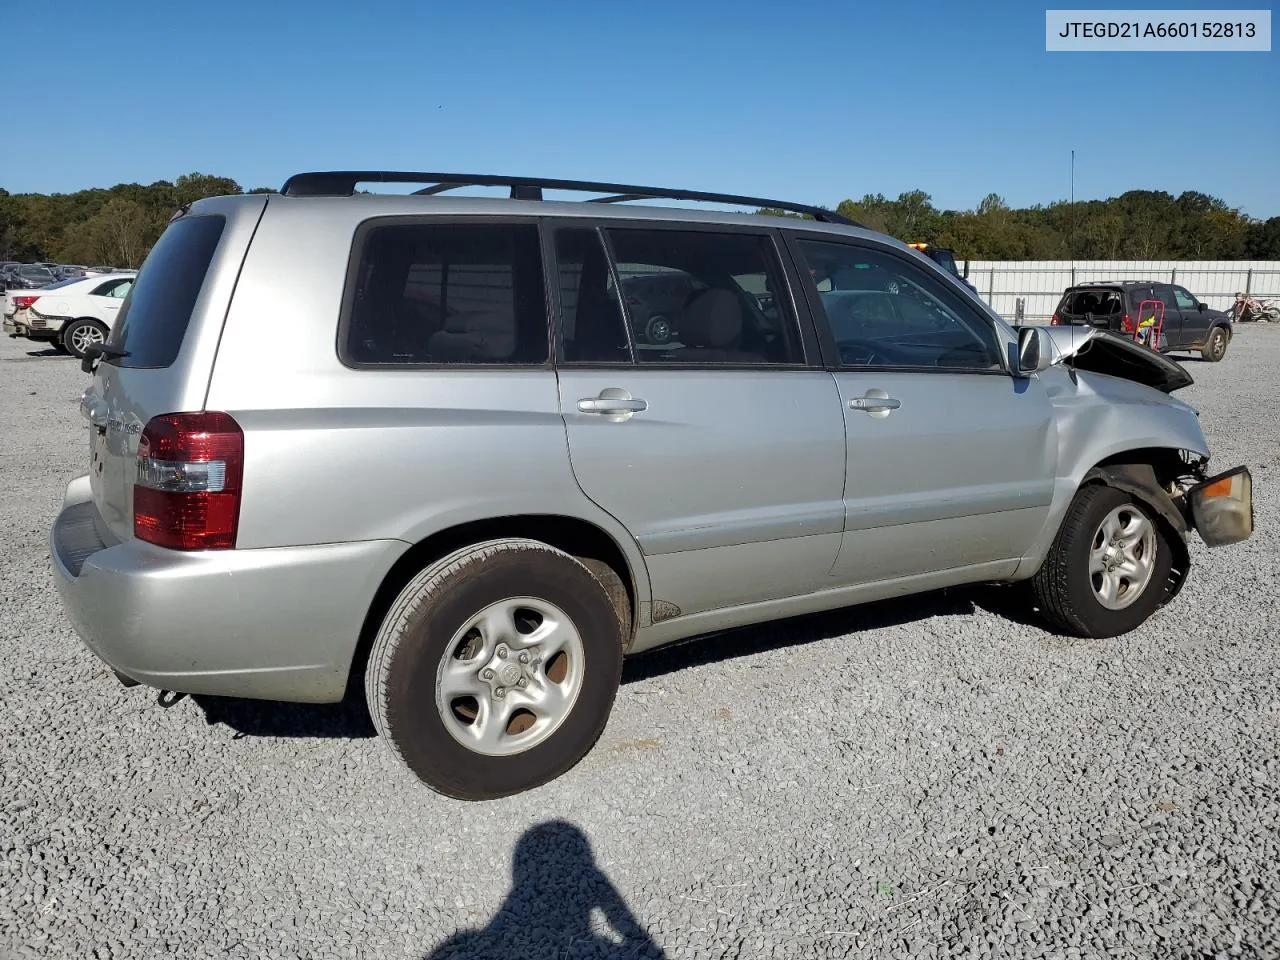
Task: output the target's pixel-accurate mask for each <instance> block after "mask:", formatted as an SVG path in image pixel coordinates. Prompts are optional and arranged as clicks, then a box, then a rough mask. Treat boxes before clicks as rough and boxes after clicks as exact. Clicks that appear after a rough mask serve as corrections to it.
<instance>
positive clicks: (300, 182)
mask: <svg viewBox="0 0 1280 960" xmlns="http://www.w3.org/2000/svg"><path fill="white" fill-rule="evenodd" d="M359 183H426V184H430V186H427V187H424V188H423V189H421V190H415V191H414V194H415V195H418V196H427V195H433V194H438V193H444V192H445V191H446V190H454V189H456V188H458V187H510V188H511V197H512V199H513V200H541V199H542V191H543V190H544V189H545V190H576V191H581V192H588V193H604V194H607V196H603V197H593V198H592V199H591V200H588V201H587V202H588V203H617V202H621V201H626V200H697V201H702V202H707V203H728V204H734V205H736V206H746V207H757V208H759V209H775V210H785V211H788V212H790V213H801V214H806V215H808V216H811V217H813V218H814V219H815V220H818V221H820V222H823V223H840V224H844V225H846V226H851V227H859V226H861V224H860V223H857V222H855V221H853V220H850V219H849V218H848V217H844V216H841V215H840V214H838V213H836V212H835V211H834V210H827V209H826V208H824V207H816V206H812V205H810V204H805V203H791V202H790V201H787V200H770V199H767V198H765V197H744V196H737V195H735V194H731V193H706V192H704V191H701V190H675V189H668V188H666V187H638V186H634V185H629V184H625V183H598V182H595V181H591V180H553V179H550V178H548V177H508V176H502V175H499V174H489V173H418V172H414V173H410V172H405V171H400V170H327V171H320V172H312V173H295V174H294V175H293V176H291V177H290V178H289V179H288V180H286V181H285V182H284V186H282V187H281V188H280V193H281V194H283V195H284V196H286V197H349V196H352V195H353V194H354V193H355V192H356V184H359Z"/></svg>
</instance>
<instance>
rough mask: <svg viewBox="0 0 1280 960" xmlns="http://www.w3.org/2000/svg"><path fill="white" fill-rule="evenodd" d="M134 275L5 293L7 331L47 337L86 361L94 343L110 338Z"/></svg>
mask: <svg viewBox="0 0 1280 960" xmlns="http://www.w3.org/2000/svg"><path fill="white" fill-rule="evenodd" d="M134 276H136V274H134V273H124V274H110V275H106V276H93V277H73V278H71V279H69V280H62V281H59V282H57V283H51V284H49V285H48V286H47V287H42V288H38V289H29V290H23V289H18V290H9V291H6V292H5V307H4V329H5V332H6V333H9V334H12V335H15V336H20V337H27V338H28V339H30V340H48V341H50V342H52V343H53V345H54V346H55V347H57V348H58V349H59V350H63V351H66V352H67V353H70V354H71V355H72V356H75V357H78V358H81V359H83V358H84V356H85V351H86V350H87V349H88V348H89V347H90V346H92V345H95V344H102V343H105V342H106V339H107V336H108V334H110V332H111V328H112V326H113V325H114V323H115V318H116V315H117V314H118V312H119V310H120V307H121V305H122V304H123V303H124V300H125V298H126V297H127V296H128V295H129V290H130V288H131V287H132V286H133V278H134Z"/></svg>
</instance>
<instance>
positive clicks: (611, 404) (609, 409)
mask: <svg viewBox="0 0 1280 960" xmlns="http://www.w3.org/2000/svg"><path fill="white" fill-rule="evenodd" d="M648 409H649V404H648V403H647V402H646V401H644V400H637V399H635V398H633V397H603V396H601V397H587V398H584V399H582V400H579V401H578V411H579V412H580V413H615V414H616V413H640V412H642V411H644V410H648Z"/></svg>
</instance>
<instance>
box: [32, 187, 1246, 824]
mask: <svg viewBox="0 0 1280 960" xmlns="http://www.w3.org/2000/svg"><path fill="white" fill-rule="evenodd" d="M374 179H376V180H380V181H385V182H404V183H425V184H428V186H427V187H425V188H424V190H423V195H380V196H367V195H362V194H361V193H359V192H357V186H358V185H359V184H361V183H363V182H366V181H369V180H374ZM476 184H483V185H493V184H509V185H510V186H511V191H512V197H511V198H510V199H506V198H494V197H467V198H454V199H450V198H441V197H439V196H437V195H436V194H439V193H441V192H443V191H445V190H447V189H450V188H451V187H453V186H461V185H476ZM544 187H545V188H554V189H556V190H574V191H578V192H580V193H586V194H590V193H604V194H608V195H610V196H611V197H612V198H613V199H612V200H611V201H610V202H590V201H588V202H572V201H559V202H544V201H543V200H542V199H541V197H542V194H541V190H542V188H544ZM627 198H637V199H638V198H648V199H661V198H671V199H682V200H695V201H696V200H703V201H713V202H720V203H722V204H723V203H734V204H749V205H752V206H754V207H756V208H761V207H770V208H781V209H784V210H790V211H793V212H802V213H808V214H809V215H810V216H812V217H813V218H814V219H812V220H806V219H801V218H796V217H764V216H758V215H755V214H750V213H746V214H732V213H720V212H708V211H703V210H693V209H681V208H674V207H671V208H664V207H660V206H645V205H640V206H636V205H628V204H627V203H626V199H627ZM622 265H627V266H628V269H633V270H640V269H646V270H648V271H650V272H659V271H663V270H667V271H680V272H683V273H685V274H687V275H689V276H690V277H692V278H695V280H696V281H697V284H698V285H699V286H700V287H701V290H700V292H699V293H697V294H696V295H695V296H693V297H692V298H690V299H689V300H688V302H686V303H684V304H683V305H682V307H681V309H680V312H679V316H678V317H677V319H676V327H677V328H678V329H679V331H680V338H679V341H678V342H675V341H673V342H671V343H669V344H667V345H666V346H665V347H664V348H663V349H660V350H639V349H637V345H636V344H635V341H634V336H633V333H632V332H631V330H629V328H628V324H629V323H631V321H630V319H629V313H630V307H631V304H630V302H629V298H627V297H620V296H619V295H618V284H617V282H616V281H615V280H614V279H613V278H615V277H617V276H618V273H619V268H620V266H622ZM818 275H821V276H822V278H823V279H822V288H823V289H819V284H818V282H817V281H816V280H815V277H816V276H818ZM766 290H767V291H771V295H770V296H769V297H768V298H767V302H768V306H767V307H765V306H761V301H760V299H758V296H759V292H760V291H766ZM752 291H756V293H755V294H752ZM744 294H745V295H744ZM864 302H865V303H867V304H869V306H867V307H866V308H865V309H864V306H863V304H864ZM631 326H632V327H634V324H633V323H631ZM266 330H269V336H268V337H267V339H266V340H264V331H266ZM264 344H266V346H264ZM271 345H283V347H282V348H281V349H274V348H272V346H271ZM1086 348H1087V349H1086ZM1068 361H1069V362H1068ZM83 366H84V368H85V370H86V372H88V373H89V374H90V375H91V378H90V382H89V385H88V386H87V388H86V390H85V392H84V395H83V398H82V400H81V411H82V413H83V414H84V416H85V418H86V419H87V421H88V424H89V439H90V450H89V451H88V453H87V463H86V465H85V474H84V475H83V476H80V477H78V478H76V479H74V480H72V481H71V482H70V484H69V485H68V487H67V489H66V492H65V497H64V501H63V505H62V508H61V510H60V512H59V514H58V517H57V519H56V521H55V522H54V524H53V526H52V529H51V531H50V535H49V536H50V551H51V555H52V560H53V565H54V569H55V571H56V578H55V579H56V582H57V584H58V589H59V591H60V596H61V599H62V602H63V604H64V607H65V609H66V611H67V613H68V615H69V617H70V620H71V622H72V623H73V624H74V625H75V628H76V630H77V631H78V632H79V634H80V636H81V637H82V638H83V640H84V642H85V644H86V645H87V647H88V648H89V649H90V650H91V651H92V652H93V653H94V654H95V655H96V656H97V657H99V658H101V660H102V661H104V662H105V663H106V664H108V665H110V667H111V668H112V669H113V670H114V671H115V672H116V675H117V676H118V677H119V678H120V679H121V680H122V681H123V682H124V683H125V684H136V683H142V684H146V685H149V686H152V687H159V688H163V689H167V690H170V691H178V692H186V693H193V694H213V695H224V696H234V697H255V698H264V699H274V700H286V701H310V702H333V701H338V700H341V699H343V697H344V696H345V695H346V693H347V692H348V691H349V690H350V691H355V690H362V691H363V694H364V696H365V698H366V701H367V703H368V706H369V710H370V713H371V714H372V716H373V720H374V723H375V725H376V727H377V729H378V731H380V733H381V735H382V736H383V738H384V739H385V741H386V743H387V744H388V745H389V746H390V747H391V748H392V749H393V750H394V751H395V752H396V753H397V754H398V756H399V757H400V758H401V759H402V760H403V761H404V762H405V764H406V765H407V766H408V767H409V769H410V770H411V771H412V772H413V773H414V774H415V775H416V776H418V777H419V778H420V779H421V780H422V781H423V782H424V783H426V784H428V785H429V786H430V787H431V788H433V789H435V790H438V791H440V792H442V793H445V794H448V795H450V796H453V797H461V798H467V799H483V798H493V797H498V796H503V795H507V794H511V793H515V792H518V791H521V790H525V789H528V788H531V787H533V786H536V785H538V784H541V783H544V782H546V781H548V780H550V779H552V778H554V777H557V776H559V775H560V774H562V773H564V772H565V771H566V770H568V769H569V768H571V767H573V766H574V765H575V764H576V763H577V762H578V761H579V759H580V758H581V757H583V756H584V755H585V754H586V753H587V752H588V751H589V750H590V749H591V748H592V746H593V744H594V743H595V742H596V740H597V738H598V737H599V736H600V733H601V731H602V730H603V728H604V725H605V722H606V720H607V718H608V716H609V713H610V710H611V707H612V704H613V702H614V698H615V694H616V692H617V689H618V683H619V677H620V673H621V667H622V662H623V658H624V656H629V655H632V654H635V653H638V652H640V651H644V650H649V649H652V648H654V647H658V646H661V645H663V644H668V643H672V642H675V641H678V640H684V639H687V638H691V637H695V636H697V635H700V634H706V633H709V632H713V631H723V630H726V629H730V628H735V627H743V626H746V625H749V624H758V623H761V622H764V621H769V620H773V619H776V618H780V617H786V616H791V615H794V614H803V613H811V612H815V611H820V610H827V609H832V608H836V607H843V606H847V605H850V604H855V603H862V602H865V601H871V600H877V599H881V598H885V597H891V596H901V595H904V594H911V593H917V592H922V591H927V590H933V589H937V588H942V587H949V586H955V585H958V584H968V583H976V582H990V581H997V582H1022V583H1025V584H1027V585H1029V588H1030V592H1031V594H1032V595H1033V596H1034V598H1035V600H1036V603H1037V604H1038V606H1039V609H1040V611H1041V615H1042V617H1043V622H1044V623H1045V624H1046V625H1047V626H1048V627H1050V628H1051V629H1053V630H1055V631H1060V632H1063V633H1067V634H1071V635H1076V636H1084V637H1095V638H1102V637H1115V636H1120V635H1123V634H1125V633H1127V632H1129V631H1132V630H1134V629H1136V628H1137V627H1138V626H1139V625H1140V624H1142V623H1143V622H1144V621H1145V620H1146V619H1147V618H1148V617H1149V616H1151V614H1152V613H1154V612H1155V611H1156V610H1157V609H1159V608H1161V607H1163V606H1165V605H1166V604H1169V603H1171V602H1172V601H1173V600H1174V598H1175V597H1176V596H1177V594H1178V592H1179V590H1180V589H1181V587H1182V585H1183V583H1184V582H1185V579H1186V577H1187V575H1188V571H1189V564H1190V560H1189V557H1190V551H1189V548H1188V542H1187V541H1188V538H1189V537H1190V536H1191V532H1192V531H1195V532H1196V534H1197V536H1198V537H1199V538H1200V539H1201V540H1202V541H1204V542H1205V543H1206V544H1208V545H1209V546H1220V545H1224V544H1229V543H1235V542H1238V541H1240V540H1243V539H1245V538H1247V537H1249V536H1250V535H1251V533H1252V529H1253V513H1252V506H1251V490H1252V486H1251V484H1252V480H1251V476H1250V473H1249V471H1248V469H1246V468H1245V467H1243V466H1241V467H1235V468H1233V469H1229V470H1226V471H1221V472H1218V473H1216V474H1213V475H1211V473H1210V470H1209V463H1210V447H1209V443H1208V442H1207V440H1206V439H1205V437H1204V434H1203V432H1202V430H1201V424H1200V421H1199V420H1198V418H1197V414H1196V411H1195V410H1194V409H1193V408H1192V407H1190V406H1189V405H1187V404H1186V403H1183V402H1181V401H1179V400H1178V399H1176V398H1174V397H1173V396H1172V395H1171V394H1172V393H1173V392H1174V391H1176V390H1178V389H1179V388H1181V387H1184V386H1186V385H1187V384H1188V383H1190V382H1191V378H1190V377H1189V376H1188V375H1187V372H1186V370H1185V369H1183V368H1182V366H1180V365H1179V364H1178V363H1176V362H1174V361H1172V360H1170V359H1169V358H1167V357H1164V356H1161V355H1160V354H1158V353H1156V352H1154V351H1151V350H1148V349H1146V348H1145V347H1142V346H1140V345H1137V344H1135V343H1133V342H1132V341H1131V340H1129V339H1127V338H1125V337H1122V336H1118V335H1115V334H1112V333H1109V332H1105V331H1103V330H1100V329H1096V328H1095V329H1086V328H1082V327H1061V328H1052V327H1049V326H1034V327H1025V328H1022V329H1019V330H1017V331H1015V330H1014V329H1013V328H1011V327H1010V326H1009V325H1007V324H1006V323H1005V322H1004V321H1003V320H1002V319H1001V318H1000V317H999V316H998V315H997V314H996V313H994V312H993V311H992V310H991V309H990V307H988V306H987V305H986V304H984V303H982V302H981V301H979V300H977V299H976V298H974V297H972V296H971V295H969V294H968V293H967V292H966V291H965V290H964V289H963V288H962V287H961V286H959V285H958V284H957V283H956V282H955V279H954V278H953V277H950V276H949V275H948V274H947V273H945V272H944V271H943V270H942V269H940V268H939V267H938V266H937V265H935V264H933V263H932V262H930V261H929V260H927V259H925V258H923V257H920V256H919V255H917V254H916V253H915V252H913V251H912V250H911V249H910V248H908V247H907V246H905V245H904V244H902V243H900V242H898V241H897V240H894V239H892V238H891V237H888V236H885V235H883V234H880V233H876V232H872V231H870V230H865V229H861V228H860V227H858V226H857V225H856V224H854V223H852V222H851V221H848V220H845V219H844V218H842V217H839V216H837V215H836V214H834V213H831V212H830V211H825V210H822V209H819V208H814V207H809V206H804V205H798V204H784V203H781V202H779V201H776V200H768V199H757V198H741V197H738V198H735V197H732V196H727V195H719V194H704V193H693V192H691V191H671V190H662V189H659V188H653V187H636V186H626V185H620V184H603V183H586V182H572V181H561V180H556V181H551V180H545V181H544V180H530V179H527V178H501V177H494V176H484V177H481V176H474V175H468V174H417V173H404V174H401V173H396V172H374V173H363V172H355V173H342V172H337V173H335V172H328V173H318V174H299V175H296V176H294V177H291V178H290V179H289V180H288V181H287V182H286V183H285V185H284V186H283V188H282V189H281V191H280V193H279V194H249V195H237V196H230V197H217V198H209V199H202V200H199V201H196V202H195V203H193V204H191V205H190V206H189V207H188V208H185V209H184V210H183V211H182V212H181V213H180V214H179V215H177V216H176V217H175V219H174V220H172V221H171V222H170V223H169V225H168V226H167V228H166V229H165V231H164V234H163V235H162V236H161V238H160V240H159V241H158V243H157V244H156V245H155V247H154V248H153V249H152V250H151V252H150V254H149V255H148V257H147V259H146V261H145V263H144V264H143V266H142V268H141V271H140V272H139V274H138V277H137V280H136V282H135V283H134V286H133V290H132V292H131V293H130V295H129V298H128V300H127V301H126V302H125V304H124V307H123V309H122V310H121V312H120V316H119V318H118V320H117V323H116V325H115V327H114V329H113V330H112V334H111V336H110V338H109V339H108V341H107V342H106V343H105V344H104V345H102V346H95V347H92V348H90V350H89V351H88V356H87V357H86V359H85V361H84V363H83ZM698 709H700V708H699V707H698V705H696V704H691V705H690V706H689V710H690V712H691V714H692V713H696V712H697V710H698Z"/></svg>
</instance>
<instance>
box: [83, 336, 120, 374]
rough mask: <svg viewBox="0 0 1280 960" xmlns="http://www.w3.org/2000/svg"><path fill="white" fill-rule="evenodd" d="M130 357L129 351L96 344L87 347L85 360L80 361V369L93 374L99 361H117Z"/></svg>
mask: <svg viewBox="0 0 1280 960" xmlns="http://www.w3.org/2000/svg"><path fill="white" fill-rule="evenodd" d="M127 356H129V351H128V350H119V349H117V348H116V347H108V346H107V345H106V344H105V343H95V344H91V345H90V346H88V347H85V351H84V359H83V360H81V361H80V369H81V370H83V371H84V372H85V373H93V371H94V370H95V369H96V368H97V366H98V361H99V360H117V359H119V358H120V357H127Z"/></svg>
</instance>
